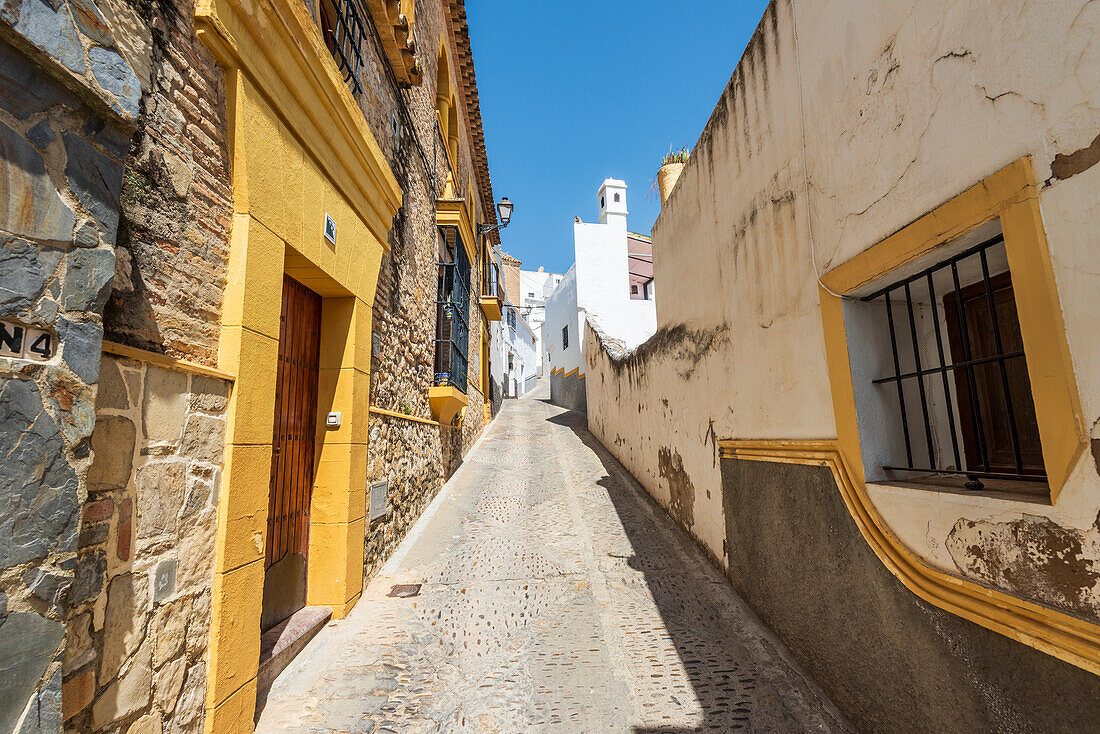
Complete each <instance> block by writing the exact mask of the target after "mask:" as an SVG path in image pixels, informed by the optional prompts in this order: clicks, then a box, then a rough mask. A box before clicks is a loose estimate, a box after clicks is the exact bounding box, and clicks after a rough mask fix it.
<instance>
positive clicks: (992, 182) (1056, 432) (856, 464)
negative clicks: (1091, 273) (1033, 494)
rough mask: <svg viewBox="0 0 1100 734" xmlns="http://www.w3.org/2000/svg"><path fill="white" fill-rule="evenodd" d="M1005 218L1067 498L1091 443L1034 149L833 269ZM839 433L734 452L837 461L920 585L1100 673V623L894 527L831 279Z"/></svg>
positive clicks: (853, 287) (880, 265) (829, 343)
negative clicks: (1016, 592) (868, 475)
mask: <svg viewBox="0 0 1100 734" xmlns="http://www.w3.org/2000/svg"><path fill="white" fill-rule="evenodd" d="M997 218H999V219H1000V223H1001V230H1002V233H1003V235H1004V240H1005V250H1006V253H1007V255H1008V261H1009V268H1010V270H1011V272H1012V279H1013V290H1014V293H1015V297H1016V306H1017V312H1018V315H1019V321H1020V332H1021V335H1022V337H1023V341H1024V350H1025V352H1026V353H1027V363H1028V375H1029V378H1030V380H1031V385H1032V395H1033V398H1034V401H1035V412H1036V417H1037V419H1038V424H1039V433H1040V439H1041V442H1042V449H1043V460H1044V464H1045V465H1046V470H1047V475H1048V478H1049V482H1050V489H1051V499H1052V501H1054V502H1056V501H1057V499H1058V493H1059V491H1060V490H1061V488H1062V486H1063V485H1064V484H1065V481H1066V479H1067V478H1068V476H1069V474H1070V472H1071V471H1072V470H1073V467H1074V465H1075V464H1076V463H1077V461H1078V460H1079V459H1080V458H1081V456H1082V454H1083V452H1084V450H1085V447H1086V446H1087V434H1086V432H1085V430H1084V422H1083V419H1082V412H1081V407H1080V403H1079V398H1078V393H1077V385H1076V379H1075V377H1074V373H1073V367H1072V363H1071V360H1070V354H1069V346H1068V343H1067V342H1066V334H1065V325H1064V323H1063V321H1062V312H1061V308H1060V306H1059V301H1058V291H1057V288H1056V285H1055V281H1054V270H1053V265H1052V263H1051V260H1050V251H1049V249H1048V247H1047V242H1046V234H1045V231H1044V229H1043V224H1042V217H1041V214H1040V210H1039V195H1038V187H1037V185H1036V182H1035V179H1034V172H1033V168H1032V164H1031V161H1030V159H1028V158H1022V159H1020V160H1017V161H1015V162H1014V163H1012V164H1010V165H1009V166H1007V167H1005V168H1003V169H1001V170H1000V171H998V172H996V173H994V174H993V175H992V176H990V177H989V178H987V179H985V180H984V181H982V182H980V183H978V184H977V185H975V186H973V187H971V188H970V189H968V190H967V191H965V192H963V193H962V194H960V195H959V196H957V197H955V198H954V199H952V200H951V201H949V202H947V203H946V204H943V205H942V206H940V207H938V208H936V209H935V210H933V211H932V212H931V213H929V214H927V215H925V216H924V217H921V218H920V219H918V220H917V221H915V222H913V223H912V224H911V225H909V226H907V227H905V228H904V229H902V230H901V231H899V232H898V233H896V234H894V235H892V236H891V237H889V238H887V239H886V240H884V241H883V242H881V243H879V244H878V245H875V246H873V247H871V248H869V249H867V250H865V251H864V252H862V253H860V254H859V255H857V256H856V257H854V258H852V259H851V260H849V261H847V262H845V263H843V264H842V265H839V266H838V267H836V268H834V269H833V270H831V271H830V272H828V273H825V274H824V275H823V276H822V283H823V284H824V285H825V287H827V288H828V289H830V290H832V291H834V292H836V293H840V294H847V293H851V292H853V291H857V290H859V289H860V288H861V287H863V286H866V285H867V284H868V283H871V282H873V281H875V280H876V279H878V278H880V277H881V276H883V275H886V274H888V273H890V272H892V271H894V270H895V269H897V268H899V267H901V266H903V265H905V264H906V263H909V262H911V261H913V260H914V259H916V258H918V257H921V256H923V255H925V254H927V253H929V252H932V251H933V250H935V249H936V248H937V247H940V246H942V245H945V244H947V243H949V242H951V241H953V240H955V239H957V238H958V237H960V236H961V235H963V234H965V233H967V232H969V231H971V230H973V229H975V228H976V227H978V226H980V225H982V224H984V223H986V222H989V221H991V220H994V219H997ZM819 292H820V300H821V317H822V325H823V329H824V335H825V350H826V358H827V361H828V367H829V383H830V387H831V391H832V397H833V410H834V414H835V417H836V431H837V437H838V438H837V440H836V441H835V442H832V441H820V442H806V441H723V442H721V446H722V451H723V456H729V457H738V458H751V459H754V460H758V461H783V462H793V463H804V464H818V465H827V466H829V467H830V469H831V470H832V472H833V475H834V477H835V478H836V480H837V485H838V487H839V488H840V491H841V493H842V494H843V496H844V501H845V504H846V505H847V507H848V510H849V512H851V514H852V517H853V519H854V520H855V522H856V525H857V526H858V527H859V530H860V532H861V533H862V534H863V537H864V539H866V541H867V543H868V544H869V545H870V546H871V548H872V549H873V550H874V552H875V553H876V555H878V557H879V559H880V560H882V562H883V564H884V565H885V566H886V567H887V568H888V569H889V570H890V571H891V572H892V573H893V574H894V575H895V576H897V578H898V579H899V580H900V581H901V582H902V583H904V584H905V586H906V587H908V588H909V589H910V590H911V591H912V592H913V593H914V594H916V595H918V596H919V597H921V598H922V599H924V600H925V601H927V602H929V603H931V604H934V605H936V606H937V607H940V608H941V609H944V610H946V611H949V612H951V613H953V614H957V615H959V616H961V617H963V618H965V619H969V620H970V621H972V622H975V623H977V624H980V625H982V626H983V627H986V628H988V629H991V630H994V631H995V632H999V633H1001V634H1003V635H1006V636H1008V637H1010V638H1012V639H1015V640H1017V641H1019V642H1022V643H1024V644H1027V645H1030V646H1032V647H1034V648H1036V649H1039V650H1042V651H1044V652H1046V653H1049V654H1051V655H1054V656H1056V657H1058V658H1060V659H1062V660H1065V661H1067V662H1070V663H1072V664H1074V665H1077V666H1079V667H1082V668H1084V669H1086V670H1089V671H1091V672H1093V673H1097V674H1100V626H1098V625H1095V624H1092V623H1089V622H1086V621H1084V620H1081V619H1078V618H1076V617H1072V616H1070V615H1068V614H1064V613H1062V612H1058V611H1055V610H1053V609H1050V608H1048V607H1044V606H1041V605H1039V604H1035V603H1032V602H1028V601H1025V600H1023V599H1020V598H1018V597H1015V596H1011V595H1009V594H1006V593H1003V592H1000V591H996V590H993V589H989V588H986V587H984V586H980V585H978V584H977V583H974V582H972V581H968V580H965V579H962V578H960V577H957V576H953V575H950V574H946V573H943V572H941V571H938V570H936V569H934V568H932V567H931V566H930V565H929V564H928V563H926V562H925V561H924V560H923V559H921V558H920V557H919V556H918V555H917V554H915V553H914V552H913V551H911V550H909V549H908V548H907V547H906V546H905V545H904V544H902V543H901V541H900V540H898V538H897V537H896V536H895V535H894V534H893V533H892V532H891V531H890V529H889V527H888V526H887V524H886V522H885V521H884V520H883V518H882V517H881V515H880V514H879V512H878V511H877V509H876V508H875V507H874V505H873V503H872V502H871V500H870V497H869V496H868V494H867V486H866V483H865V479H864V472H863V459H862V453H861V451H860V440H859V432H858V428H857V423H856V404H855V397H854V391H853V386H852V372H851V365H850V363H849V352H848V342H847V334H846V331H845V323H844V313H843V303H842V301H841V299H839V298H837V297H835V296H833V295H831V294H830V293H829V292H828V291H827V290H825V288H821V289H820V291H819Z"/></svg>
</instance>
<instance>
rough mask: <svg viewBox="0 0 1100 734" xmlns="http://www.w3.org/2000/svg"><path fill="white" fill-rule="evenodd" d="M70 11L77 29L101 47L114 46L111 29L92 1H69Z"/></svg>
mask: <svg viewBox="0 0 1100 734" xmlns="http://www.w3.org/2000/svg"><path fill="white" fill-rule="evenodd" d="M69 10H70V11H71V12H72V14H73V20H74V21H76V27H77V28H78V29H79V30H80V32H81V33H83V34H84V35H85V36H87V37H88V38H90V39H91V40H93V41H95V42H96V43H97V44H99V45H100V46H113V45H114V39H113V38H112V37H111V28H110V26H108V25H107V19H106V18H104V17H103V14H102V13H100V12H99V9H98V8H96V6H95V4H94V3H92V2H90V0H69Z"/></svg>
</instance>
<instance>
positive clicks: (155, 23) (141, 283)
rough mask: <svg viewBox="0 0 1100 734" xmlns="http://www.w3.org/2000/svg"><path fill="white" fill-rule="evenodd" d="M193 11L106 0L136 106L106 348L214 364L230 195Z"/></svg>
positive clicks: (211, 78)
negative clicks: (136, 86)
mask: <svg viewBox="0 0 1100 734" xmlns="http://www.w3.org/2000/svg"><path fill="white" fill-rule="evenodd" d="M193 4H194V3H193V0H171V1H169V2H157V3H154V2H151V0H109V2H107V3H106V4H105V8H106V9H107V13H108V15H110V16H111V18H112V20H113V22H115V23H116V25H118V26H120V27H122V28H124V29H125V31H126V34H125V37H124V39H125V43H124V44H123V49H124V52H125V54H126V56H127V58H128V59H131V61H132V63H133V64H134V67H135V69H137V73H138V75H139V77H140V78H141V83H142V89H143V92H144V93H143V95H142V99H141V114H140V117H139V118H138V121H137V131H136V133H135V135H134V139H133V145H132V148H131V152H130V157H129V159H128V160H127V167H126V176H125V180H124V185H123V192H122V202H121V205H122V217H121V222H120V225H119V235H118V248H117V254H118V263H117V268H116V275H115V280H114V283H113V284H112V293H111V298H110V300H109V301H108V303H107V307H106V311H105V314H104V327H105V329H106V335H107V338H108V339H111V340H113V341H116V342H120V343H123V344H129V345H130V346H134V347H140V348H143V349H148V350H151V351H154V352H160V353H164V354H168V355H170V356H173V357H177V358H181V359H187V360H189V361H192V362H197V363H199V364H206V365H211V366H213V365H215V364H216V363H217V357H218V339H219V335H220V332H221V302H222V292H223V291H224V289H225V280H226V263H227V261H228V258H229V230H230V226H231V224H232V216H233V208H232V191H231V188H230V180H229V170H228V161H229V157H228V151H227V148H226V139H227V132H226V118H225V114H226V110H225V80H224V74H223V72H222V71H221V69H220V68H219V67H218V66H217V64H216V62H215V61H214V58H213V56H211V54H210V52H209V50H208V49H207V48H206V46H205V45H204V44H203V43H201V42H199V40H198V39H197V38H196V36H195V30H194V21H193Z"/></svg>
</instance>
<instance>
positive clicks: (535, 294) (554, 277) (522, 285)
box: [519, 268, 565, 377]
mask: <svg viewBox="0 0 1100 734" xmlns="http://www.w3.org/2000/svg"><path fill="white" fill-rule="evenodd" d="M563 278H565V276H564V275H562V274H561V273H548V272H546V271H545V270H543V269H542V268H539V269H538V270H521V271H519V291H520V311H519V313H520V316H521V317H523V319H524V320H525V321H526V322H527V323H528V324H529V325H530V326H531V330H532V331H533V332H534V333H535V339H536V350H535V353H536V356H537V359H538V374H539V377H542V375H543V373H544V364H545V359H544V356H545V354H546V348H545V346H544V340H543V333H542V325H543V322H545V321H546V301H547V299H548V298H550V294H551V293H553V292H554V289H555V288H557V287H558V284H559V283H561V281H562V279H563Z"/></svg>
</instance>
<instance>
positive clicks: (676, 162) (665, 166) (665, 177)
mask: <svg viewBox="0 0 1100 734" xmlns="http://www.w3.org/2000/svg"><path fill="white" fill-rule="evenodd" d="M689 155H690V153H688V149H687V148H680V150H672V149H671V148H669V151H668V153H666V154H665V156H664V157H663V158H661V168H660V170H659V171H657V188H658V189H660V191H661V204H664V203H665V201H667V200H668V196H669V194H671V193H672V189H673V188H675V186H676V182H677V181H678V180H679V178H680V174H681V173H682V172H683V170H684V164H685V163H687V162H688V156H689Z"/></svg>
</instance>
